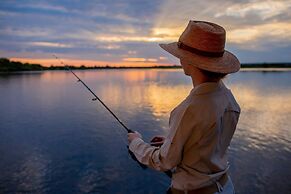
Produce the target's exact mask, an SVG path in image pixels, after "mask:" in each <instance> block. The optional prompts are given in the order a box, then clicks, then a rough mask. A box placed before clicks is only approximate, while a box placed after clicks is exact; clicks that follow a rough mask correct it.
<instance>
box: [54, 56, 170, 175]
mask: <svg viewBox="0 0 291 194" xmlns="http://www.w3.org/2000/svg"><path fill="white" fill-rule="evenodd" d="M53 56H54V57H55V58H56V59H57V60H58V61H60V63H61V64H62V65H64V67H65V68H66V69H67V70H68V71H70V72H71V73H72V74H73V75H74V76H75V77H76V78H77V81H78V82H81V83H82V84H83V85H84V86H85V87H86V88H87V90H88V91H89V92H90V93H91V94H92V95H93V96H94V97H95V98H93V99H92V101H96V100H98V101H99V102H100V103H101V104H102V105H103V106H104V107H105V108H106V109H107V110H108V111H109V112H110V113H111V115H112V116H113V117H114V118H115V119H116V120H117V121H118V123H119V124H120V125H121V126H122V127H123V128H124V129H125V130H126V131H127V133H134V131H132V130H131V129H129V128H128V127H127V126H126V125H125V124H124V123H123V122H122V121H121V120H120V119H119V118H118V117H117V116H116V115H115V114H114V113H113V112H112V111H111V110H110V108H109V107H108V106H106V104H105V103H104V102H103V101H102V100H101V99H100V98H99V97H98V96H97V95H96V94H95V93H94V92H93V91H92V90H91V89H90V88H89V86H87V84H85V82H83V81H82V80H81V79H80V78H79V77H78V76H77V75H76V74H75V73H74V72H73V70H72V69H71V68H70V67H69V66H68V65H66V64H65V63H64V62H63V61H62V60H61V59H60V58H59V57H57V56H56V55H55V54H53ZM127 148H128V153H129V155H130V156H131V158H132V159H133V160H135V161H136V162H137V163H138V164H139V166H140V167H141V168H142V169H146V168H147V166H146V165H144V164H142V163H141V162H139V161H138V160H137V158H136V157H135V155H134V153H133V152H132V151H130V150H129V147H128V146H127ZM164 173H165V174H166V175H167V176H168V177H170V178H171V177H172V172H171V170H168V171H165V172H164Z"/></svg>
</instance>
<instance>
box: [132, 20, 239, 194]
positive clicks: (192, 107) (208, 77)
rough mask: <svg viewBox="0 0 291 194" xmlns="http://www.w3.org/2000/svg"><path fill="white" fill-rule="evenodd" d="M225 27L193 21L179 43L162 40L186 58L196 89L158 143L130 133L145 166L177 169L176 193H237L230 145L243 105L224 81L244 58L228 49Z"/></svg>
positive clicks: (184, 63)
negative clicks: (237, 100)
mask: <svg viewBox="0 0 291 194" xmlns="http://www.w3.org/2000/svg"><path fill="white" fill-rule="evenodd" d="M225 39H226V32H225V29H224V28H223V27H221V26H219V25H217V24H214V23H211V22H206V21H190V22H189V24H188V26H187V27H186V29H185V30H184V32H183V33H182V34H181V36H180V38H179V41H178V42H173V43H169V44H160V46H161V48H163V49H164V50H166V51H167V52H169V53H170V54H172V55H174V56H175V57H177V58H179V59H180V63H181V65H182V68H183V70H184V74H185V75H187V76H190V77H191V79H192V83H193V89H192V90H191V91H190V93H189V95H188V96H187V97H186V99H184V100H183V101H182V102H181V103H180V104H179V105H178V106H177V107H176V108H174V109H173V110H172V112H171V114H170V118H169V131H168V134H167V136H166V137H159V136H157V137H154V138H153V139H152V141H151V143H152V144H149V143H146V142H144V141H143V139H142V136H141V135H140V134H139V133H138V132H130V133H128V142H129V150H130V151H131V152H132V153H133V154H134V155H135V157H136V158H137V160H138V161H139V162H141V163H142V164H144V165H146V166H149V167H151V168H153V169H155V170H158V171H167V170H171V171H172V179H171V186H170V188H169V190H168V191H167V193H172V194H180V193H181V194H182V193H187V194H194V193H195V194H213V193H223V194H230V193H234V186H233V184H232V181H231V178H230V176H229V175H228V169H229V164H228V160H227V149H228V146H229V145H230V142H231V139H232V137H233V134H234V132H235V130H236V126H237V123H238V120H239V115H240V107H239V105H238V103H237V102H236V100H235V98H234V96H233V95H232V92H231V91H230V90H229V89H228V88H227V87H226V86H225V85H224V83H223V81H222V79H223V78H224V77H225V76H226V75H227V74H230V73H234V72H237V71H239V69H240V62H239V60H238V59H237V58H236V56H235V55H233V54H232V53H230V52H229V51H227V50H225V49H224V47H225Z"/></svg>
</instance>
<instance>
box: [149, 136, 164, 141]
mask: <svg viewBox="0 0 291 194" xmlns="http://www.w3.org/2000/svg"><path fill="white" fill-rule="evenodd" d="M164 139H165V138H164V137H160V136H155V137H154V138H153V139H152V140H151V142H159V141H163V140H164Z"/></svg>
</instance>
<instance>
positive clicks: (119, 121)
mask: <svg viewBox="0 0 291 194" xmlns="http://www.w3.org/2000/svg"><path fill="white" fill-rule="evenodd" d="M53 56H54V57H55V58H56V59H57V60H59V61H60V63H61V64H62V65H64V67H65V68H66V69H67V70H68V71H70V72H71V73H72V74H73V75H74V76H75V77H76V78H77V80H78V82H81V83H82V84H83V85H84V86H85V87H86V88H87V90H89V92H90V93H91V94H92V95H93V96H94V97H95V98H93V99H92V101H96V100H98V101H99V102H100V103H101V104H102V105H103V106H104V107H105V108H106V109H107V110H108V111H109V112H110V113H111V115H112V116H113V117H114V118H115V119H116V120H117V121H118V123H119V124H121V126H122V127H123V128H124V129H125V130H126V131H127V133H134V132H133V131H132V130H131V129H129V128H128V127H127V126H126V125H125V124H124V123H123V122H122V121H121V120H120V119H119V118H118V117H117V116H116V115H115V114H114V113H113V112H112V110H110V108H109V107H108V106H106V104H105V103H104V102H103V101H102V100H101V99H100V98H99V97H98V96H97V95H96V94H95V93H94V92H93V91H92V90H91V89H90V88H89V87H88V86H87V84H85V83H84V82H83V81H82V80H81V79H80V78H79V77H78V76H77V75H76V74H75V73H74V72H73V71H72V69H71V68H70V67H69V66H68V65H66V64H65V63H64V62H63V61H62V60H61V59H60V58H59V57H57V56H56V55H55V54H53Z"/></svg>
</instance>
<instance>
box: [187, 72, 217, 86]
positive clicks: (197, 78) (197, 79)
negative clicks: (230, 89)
mask: <svg viewBox="0 0 291 194" xmlns="http://www.w3.org/2000/svg"><path fill="white" fill-rule="evenodd" d="M191 79H192V84H193V87H194V88H195V87H197V86H199V85H200V84H203V83H206V82H219V80H210V79H208V78H207V77H205V76H202V75H195V76H194V75H191Z"/></svg>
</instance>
